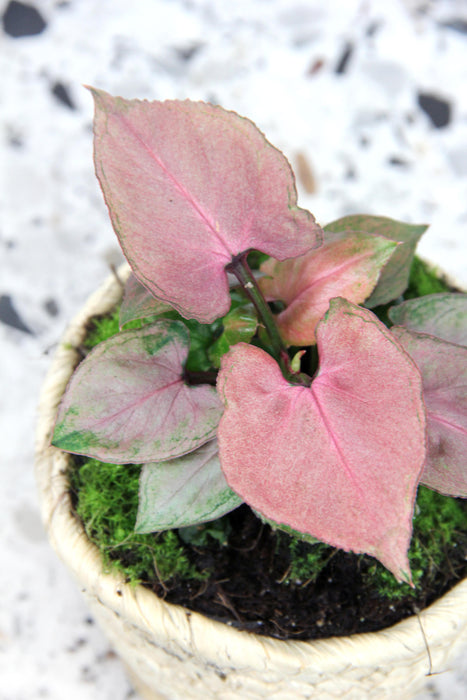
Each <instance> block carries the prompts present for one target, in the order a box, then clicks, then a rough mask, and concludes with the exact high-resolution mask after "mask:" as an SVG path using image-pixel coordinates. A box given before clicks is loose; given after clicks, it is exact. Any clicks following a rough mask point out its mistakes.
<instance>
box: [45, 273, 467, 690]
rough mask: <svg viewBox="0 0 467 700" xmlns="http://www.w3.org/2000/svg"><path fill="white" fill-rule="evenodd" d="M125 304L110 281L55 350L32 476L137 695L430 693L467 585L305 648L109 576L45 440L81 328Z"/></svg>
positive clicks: (462, 616)
mask: <svg viewBox="0 0 467 700" xmlns="http://www.w3.org/2000/svg"><path fill="white" fill-rule="evenodd" d="M120 273H121V274H125V273H122V271H120ZM121 294H122V286H121V284H119V283H118V281H117V279H116V278H115V277H112V278H110V279H109V280H107V282H106V283H105V284H104V285H103V286H102V287H101V288H100V289H99V290H98V291H97V292H96V293H95V294H94V295H93V296H92V297H91V298H90V299H89V300H88V302H87V303H86V305H85V307H84V308H83V310H82V311H81V313H79V314H78V316H77V317H76V318H75V319H74V321H73V323H72V324H71V325H70V327H69V328H68V330H67V332H66V334H65V335H64V337H63V339H62V341H61V343H60V347H59V349H58V351H57V353H56V355H55V358H54V360H53V363H52V366H51V369H50V372H49V374H48V376H47V379H46V381H45V384H44V387H43V391H42V395H41V401H40V409H39V424H38V434H37V456H36V473H37V481H38V485H39V491H40V502H41V511H42V516H43V520H44V523H45V526H46V529H47V531H48V534H49V537H50V540H51V543H52V545H53V547H54V548H55V549H56V551H57V553H58V555H59V556H60V557H61V559H62V560H63V561H64V562H65V564H66V565H67V567H68V568H69V569H70V570H71V572H72V573H73V574H74V576H75V577H76V578H77V580H78V582H79V585H80V587H81V589H82V592H83V593H84V596H85V598H86V600H87V603H88V605H89V607H90V609H91V612H92V614H93V615H94V616H95V618H96V620H97V622H98V623H99V624H100V626H101V627H102V629H103V631H104V632H105V634H106V635H107V637H108V638H109V640H110V642H111V644H112V645H113V647H114V648H115V650H116V651H117V653H118V654H119V655H120V656H121V658H122V660H123V662H124V664H125V665H126V668H127V671H128V674H129V676H130V678H131V680H132V682H133V684H134V686H135V688H136V690H137V691H138V692H139V693H140V695H141V696H142V697H143V698H145V699H146V700H191V699H193V700H195V699H196V700H198V699H199V700H210V699H216V700H217V699H218V700H234V699H235V700H250V699H251V700H255V699H258V698H269V699H270V700H294V699H295V698H322V699H323V700H325V699H328V698H350V699H355V700H364V699H365V698H375V699H376V700H381V698H391V699H394V698H397V699H398V700H402V699H403V698H411V697H413V695H414V694H415V693H416V692H417V691H418V690H419V689H420V688H422V687H423V685H424V682H425V678H426V676H427V675H428V674H429V672H430V671H432V672H441V671H446V670H449V668H450V667H452V663H453V660H454V658H455V656H456V654H457V653H458V652H459V651H460V650H461V648H462V646H463V645H464V644H466V643H467V579H465V580H464V581H463V582H461V583H459V584H458V585H457V586H456V587H455V588H453V589H452V590H451V591H450V592H449V593H448V594H447V595H445V596H444V597H443V598H441V599H440V600H438V601H437V602H436V603H434V604H433V605H431V606H430V607H429V608H428V609H426V610H424V611H423V612H421V613H420V615H419V616H414V617H411V618H409V619H406V620H404V621H403V622H400V623H398V624H396V625H394V626H393V627H390V628H388V629H385V630H382V631H381V632H377V633H367V634H357V635H352V636H349V637H335V638H329V639H325V640H319V641H310V642H304V641H280V640H276V639H273V638H270V637H264V636H258V635H255V634H252V633H249V632H241V631H239V630H236V629H234V628H232V627H229V626H228V625H225V624H222V623H219V622H214V621H213V620H210V619H208V618H206V617H204V616H202V615H200V614H198V613H194V612H189V611H188V610H185V609H184V608H183V607H180V606H176V605H171V604H168V603H165V602H163V601H162V600H160V599H159V598H158V597H157V596H156V595H155V594H153V593H152V592H151V591H149V590H148V589H145V588H143V587H142V586H136V587H130V586H129V585H127V584H125V582H124V581H123V579H121V578H119V577H118V576H116V575H115V574H112V575H109V574H106V573H104V571H103V567H102V562H101V558H100V555H99V552H98V550H97V548H96V547H95V546H94V545H93V544H92V543H91V542H90V541H89V539H88V538H87V536H86V534H85V531H84V529H83V526H82V524H81V523H80V522H79V521H78V520H77V518H76V517H75V516H74V515H73V513H72V508H71V501H70V496H69V487H68V479H67V471H68V467H69V465H70V457H69V456H68V455H67V454H66V453H64V452H61V451H60V450H58V449H55V448H53V447H51V446H50V439H51V434H52V430H53V426H54V421H55V416H56V412H57V407H58V404H59V402H60V399H61V397H62V394H63V392H64V390H65V387H66V385H67V382H68V380H69V379H70V376H71V374H72V372H73V370H74V368H75V366H76V364H77V363H78V359H79V355H78V353H77V351H76V350H75V348H77V347H79V346H80V344H81V343H82V341H83V338H84V337H85V334H86V324H87V322H88V320H89V318H90V317H91V316H94V315H98V314H104V313H106V312H108V311H109V310H110V309H111V308H112V307H113V306H114V305H115V304H116V303H117V302H118V301H119V300H120V298H121ZM428 650H429V651H428Z"/></svg>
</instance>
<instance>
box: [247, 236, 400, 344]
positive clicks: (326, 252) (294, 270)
mask: <svg viewBox="0 0 467 700" xmlns="http://www.w3.org/2000/svg"><path fill="white" fill-rule="evenodd" d="M396 248H397V243H395V242H394V241H390V240H388V239H387V238H383V237H382V236H373V235H370V234H367V233H353V232H349V233H332V232H328V231H327V230H326V229H325V232H324V242H323V245H322V246H321V247H320V248H318V250H313V251H310V252H309V253H306V254H305V255H302V256H301V257H299V258H294V259H293V260H286V261H284V262H277V261H276V260H274V259H272V258H270V259H269V260H267V261H266V262H265V263H263V264H262V265H261V268H260V269H261V272H262V273H263V274H264V275H265V277H262V278H260V280H259V285H260V288H261V290H262V292H263V294H264V295H265V297H266V299H268V301H273V300H278V299H279V300H281V301H283V302H285V304H286V308H285V309H284V311H282V312H281V313H280V314H279V315H278V316H277V325H278V327H279V331H280V333H281V335H282V337H283V339H284V340H285V342H286V343H288V344H289V345H297V346H304V345H313V344H314V343H315V342H316V338H315V329H316V324H317V323H318V321H319V320H320V318H321V317H322V316H323V315H324V313H325V312H326V310H327V308H328V306H329V300H330V299H332V298H333V297H337V296H341V297H344V298H346V299H348V300H349V301H352V302H354V303H355V304H359V303H361V302H363V301H364V300H365V299H366V298H367V297H368V296H369V295H370V294H371V292H372V291H373V289H374V287H375V285H376V282H377V280H378V277H379V275H380V272H381V269H382V268H383V267H384V265H385V264H386V263H387V261H388V260H389V258H390V257H391V256H392V255H393V254H394V251H395V249H396Z"/></svg>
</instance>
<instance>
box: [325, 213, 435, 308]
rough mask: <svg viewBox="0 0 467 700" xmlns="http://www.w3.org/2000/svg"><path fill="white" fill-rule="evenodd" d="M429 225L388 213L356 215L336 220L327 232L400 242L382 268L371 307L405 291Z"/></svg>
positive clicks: (370, 302)
mask: <svg viewBox="0 0 467 700" xmlns="http://www.w3.org/2000/svg"><path fill="white" fill-rule="evenodd" d="M427 228H428V226H425V225H423V224H421V225H418V224H406V223H403V222H401V221H395V220H394V219H389V218H388V217H386V216H371V215H369V214H356V215H353V216H344V217H343V218H342V219H338V220H337V221H333V222H332V223H330V224H328V225H327V226H326V231H334V232H335V233H338V232H340V231H354V232H355V231H362V232H363V231H364V232H365V233H369V234H373V235H377V236H384V237H385V238H389V239H390V240H392V241H397V242H398V243H399V244H400V245H399V246H398V247H397V250H396V251H395V253H394V255H393V256H392V257H391V259H390V260H389V261H388V263H387V264H386V266H385V268H384V270H383V271H382V273H381V276H380V278H379V280H378V284H377V286H376V288H375V290H374V291H373V293H372V295H371V297H370V298H369V299H368V300H367V301H366V306H367V307H368V308H374V307H375V306H378V305H379V304H386V303H387V302H389V301H393V299H397V297H399V296H400V295H401V294H403V292H404V291H405V290H406V288H407V285H408V282H409V274H410V266H411V264H412V260H413V256H414V252H415V248H416V245H417V242H418V241H419V239H420V237H421V236H422V235H423V234H424V233H425V231H426V230H427Z"/></svg>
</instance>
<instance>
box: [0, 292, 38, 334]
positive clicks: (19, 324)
mask: <svg viewBox="0 0 467 700" xmlns="http://www.w3.org/2000/svg"><path fill="white" fill-rule="evenodd" d="M0 321H2V323H4V324H5V325H7V326H11V327H12V328H16V329H17V330H19V331H23V333H30V334H31V335H34V333H33V332H32V330H31V329H30V328H29V327H28V326H27V325H26V324H25V323H24V321H23V320H22V318H21V317H20V315H19V314H18V312H17V311H16V309H15V307H14V306H13V302H12V300H11V297H10V296H9V294H2V296H0Z"/></svg>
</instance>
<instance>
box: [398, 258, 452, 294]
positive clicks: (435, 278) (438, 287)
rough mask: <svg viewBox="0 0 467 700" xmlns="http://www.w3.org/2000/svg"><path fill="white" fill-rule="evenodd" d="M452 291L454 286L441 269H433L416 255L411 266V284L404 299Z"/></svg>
mask: <svg viewBox="0 0 467 700" xmlns="http://www.w3.org/2000/svg"><path fill="white" fill-rule="evenodd" d="M451 291H452V287H451V286H450V285H449V284H448V282H446V280H445V279H444V278H443V277H442V275H441V274H440V272H439V271H433V268H432V267H431V266H429V265H427V264H426V263H425V262H423V260H420V258H417V257H416V256H415V257H414V259H413V261H412V266H411V268H410V276H409V285H408V287H407V289H406V291H405V293H404V299H413V298H414V297H423V296H425V295H426V294H440V293H442V292H451Z"/></svg>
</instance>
